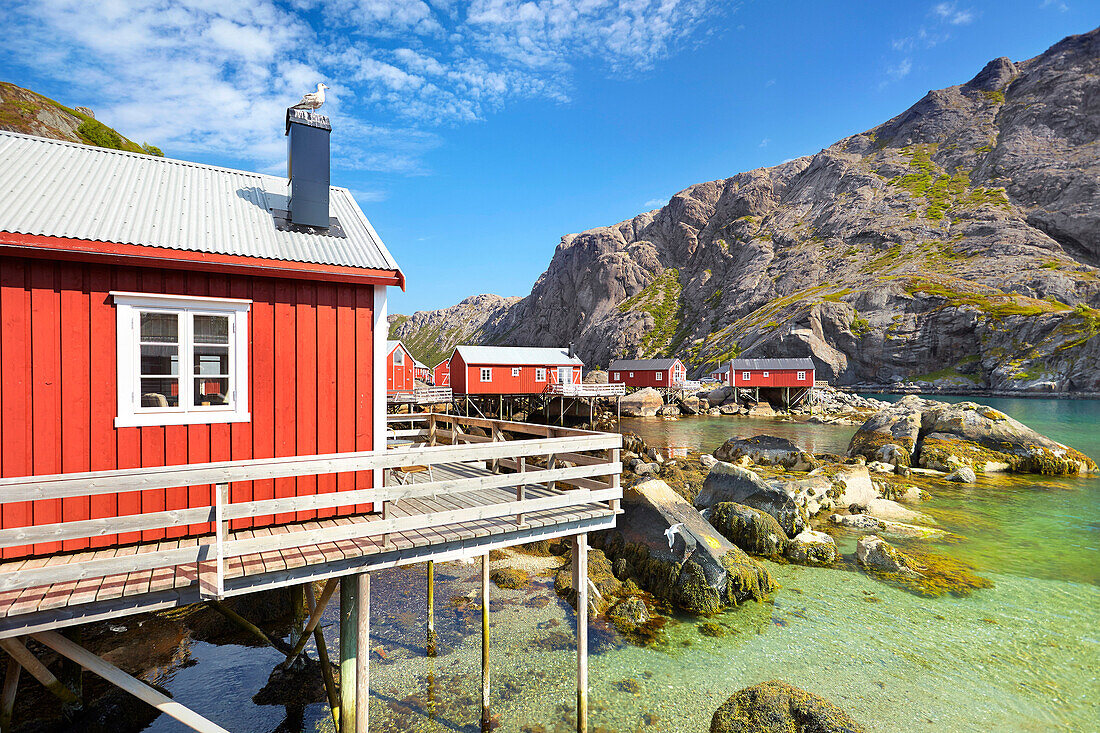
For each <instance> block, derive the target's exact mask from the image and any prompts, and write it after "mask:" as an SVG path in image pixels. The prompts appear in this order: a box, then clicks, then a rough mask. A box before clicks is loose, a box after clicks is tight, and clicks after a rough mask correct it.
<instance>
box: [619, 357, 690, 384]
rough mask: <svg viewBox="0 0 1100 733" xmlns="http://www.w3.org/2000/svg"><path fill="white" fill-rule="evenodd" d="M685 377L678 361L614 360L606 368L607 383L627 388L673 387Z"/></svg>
mask: <svg viewBox="0 0 1100 733" xmlns="http://www.w3.org/2000/svg"><path fill="white" fill-rule="evenodd" d="M686 377H687V369H686V368H685V367H684V363H683V362H682V361H680V360H679V359H616V360H615V361H613V362H611V366H609V367H608V368H607V381H608V382H609V383H611V384H616V383H622V384H625V385H626V386H628V387H675V386H677V385H679V384H682V383H683V381H684V379H685V378H686Z"/></svg>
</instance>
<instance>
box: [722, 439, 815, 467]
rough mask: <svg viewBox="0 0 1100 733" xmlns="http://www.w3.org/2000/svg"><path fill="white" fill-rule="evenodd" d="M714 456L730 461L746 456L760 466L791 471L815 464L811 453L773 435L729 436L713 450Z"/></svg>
mask: <svg viewBox="0 0 1100 733" xmlns="http://www.w3.org/2000/svg"><path fill="white" fill-rule="evenodd" d="M714 457H715V458H717V459H718V460H720V461H728V462H730V463H733V462H735V461H737V460H738V459H740V458H748V459H749V460H750V461H752V462H753V463H756V464H758V465H761V466H782V467H783V468H786V469H790V470H792V471H809V470H811V469H813V468H814V467H816V466H817V462H816V461H815V460H814V457H813V456H812V455H810V454H809V453H807V452H806V451H804V450H802V449H801V448H799V447H798V446H797V445H795V444H794V443H792V442H791V441H789V440H787V439H786V438H777V437H775V436H774V435H757V436H756V437H754V438H730V439H729V440H727V441H726V442H725V443H723V444H722V447H721V448H719V449H718V450H716V451H714Z"/></svg>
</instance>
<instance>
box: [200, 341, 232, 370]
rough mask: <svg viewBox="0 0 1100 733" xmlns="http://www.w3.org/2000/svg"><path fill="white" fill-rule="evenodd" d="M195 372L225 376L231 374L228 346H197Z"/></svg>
mask: <svg viewBox="0 0 1100 733" xmlns="http://www.w3.org/2000/svg"><path fill="white" fill-rule="evenodd" d="M195 374H196V375H203V376H215V377H217V376H223V375H228V374H229V347H228V346H196V347H195Z"/></svg>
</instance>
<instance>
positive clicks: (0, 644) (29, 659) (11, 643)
mask: <svg viewBox="0 0 1100 733" xmlns="http://www.w3.org/2000/svg"><path fill="white" fill-rule="evenodd" d="M51 633H52V632H51ZM0 649H3V650H4V651H5V652H7V653H8V656H9V657H11V658H12V659H14V660H15V661H16V662H18V663H19V666H21V667H22V668H23V669H25V670H27V673H28V674H30V676H31V677H34V678H35V679H36V680H38V681H39V682H40V683H41V684H42V686H43V687H45V688H46V689H47V690H49V691H50V693H52V694H53V696H54V697H56V698H58V699H59V700H61V701H62V702H63V703H67V704H70V705H71V704H74V703H76V702H77V701H78V699H77V697H76V695H74V694H73V691H72V690H70V689H69V688H68V687H66V686H65V685H63V684H62V683H61V682H60V680H58V679H57V678H56V677H54V676H53V673H52V672H50V670H48V669H46V665H44V664H42V662H40V661H38V657H36V656H34V655H33V654H31V653H30V651H29V650H28V649H27V647H26V646H24V645H23V642H22V641H20V640H19V639H0Z"/></svg>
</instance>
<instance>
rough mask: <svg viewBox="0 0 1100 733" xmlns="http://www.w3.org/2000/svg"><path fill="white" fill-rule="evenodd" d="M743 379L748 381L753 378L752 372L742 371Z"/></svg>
mask: <svg viewBox="0 0 1100 733" xmlns="http://www.w3.org/2000/svg"><path fill="white" fill-rule="evenodd" d="M741 379H744V380H745V381H746V382H747V381H749V380H750V379H752V372H741Z"/></svg>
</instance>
